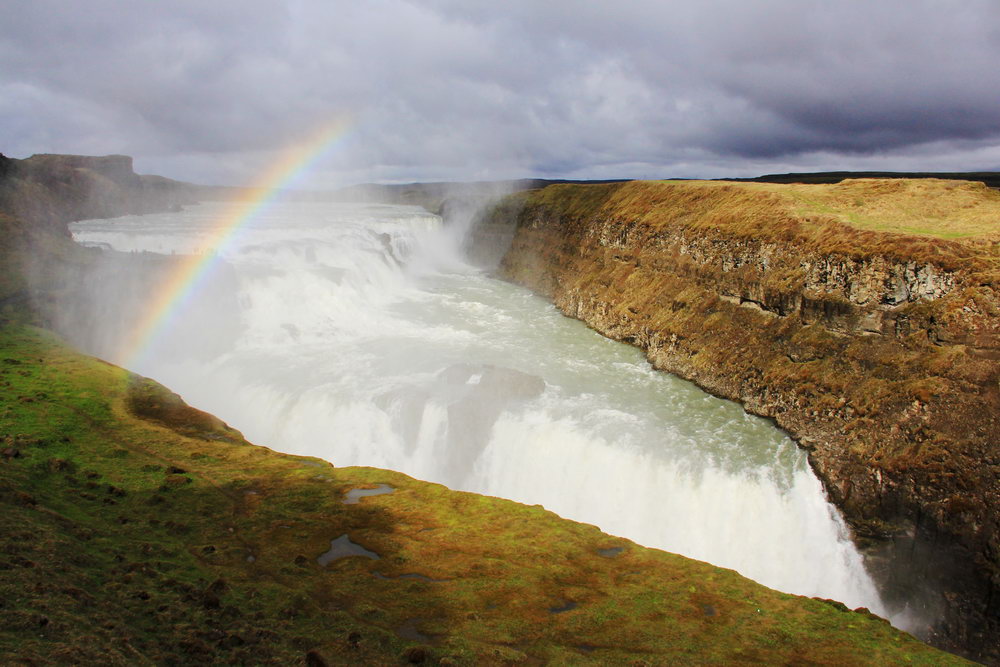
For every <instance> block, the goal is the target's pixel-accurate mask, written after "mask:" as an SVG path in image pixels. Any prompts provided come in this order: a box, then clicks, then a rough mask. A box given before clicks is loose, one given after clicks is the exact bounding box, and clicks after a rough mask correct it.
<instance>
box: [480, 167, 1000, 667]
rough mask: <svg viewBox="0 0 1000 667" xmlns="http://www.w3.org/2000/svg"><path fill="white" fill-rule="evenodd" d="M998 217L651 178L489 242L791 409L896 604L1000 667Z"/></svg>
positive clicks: (996, 211) (541, 210)
mask: <svg viewBox="0 0 1000 667" xmlns="http://www.w3.org/2000/svg"><path fill="white" fill-rule="evenodd" d="M997 220H1000V193H997V192H995V191H993V190H990V189H988V188H986V187H985V186H983V185H982V184H980V183H966V182H957V181H941V180H933V179H929V180H920V181H905V180H892V181H890V180H877V179H876V180H853V181H851V180H849V181H844V182H842V183H840V184H837V185H776V184H758V183H753V184H750V183H746V184H732V183H720V182H632V183H627V184H613V185H599V186H550V187H548V188H546V189H544V190H539V191H535V192H532V193H526V194H522V195H513V196H512V197H511V198H508V199H507V200H506V201H505V202H503V203H502V204H501V205H500V206H499V207H497V208H496V209H495V210H494V211H493V212H492V214H491V215H488V216H486V218H485V219H484V224H483V225H482V226H481V228H480V229H479V230H477V231H476V232H475V233H474V236H476V238H478V239H480V240H482V242H483V243H484V244H485V243H489V242H490V240H495V239H496V238H503V237H504V236H505V234H502V233H500V231H498V230H499V229H500V228H502V227H504V226H505V225H506V226H507V228H508V229H509V228H510V227H514V231H513V234H512V236H513V240H512V242H511V244H510V247H509V250H508V251H507V252H506V254H505V255H504V256H503V259H502V261H501V264H500V268H499V272H500V274H501V276H503V277H506V278H507V279H510V280H512V281H513V282H516V283H519V284H522V285H525V286H527V287H529V288H532V289H534V290H536V291H537V292H540V293H541V294H543V295H545V296H547V297H549V298H551V299H552V301H553V302H554V303H555V304H556V305H557V306H558V307H559V308H560V309H561V310H562V311H563V312H564V313H566V314H567V315H570V316H572V317H576V318H578V319H581V320H583V321H584V322H586V323H587V324H589V325H590V326H591V327H593V328H594V329H596V330H597V331H599V332H601V333H603V334H605V335H607V336H609V337H611V338H614V339H617V340H622V341H625V342H629V343H632V344H635V345H637V346H639V347H641V348H642V349H644V350H645V351H646V354H647V356H648V358H649V359H650V361H651V362H652V364H653V365H654V366H655V367H656V368H659V369H663V370H667V371H670V372H672V373H676V374H677V375H680V376H682V377H685V378H688V379H691V380H694V381H695V382H697V383H698V384H699V385H701V386H702V387H704V388H705V389H707V390H709V391H711V392H713V393H715V394H717V395H720V396H724V397H726V398H731V399H734V400H738V401H741V402H742V403H743V404H744V405H745V406H746V408H747V409H748V410H750V411H751V412H754V413H757V414H760V415H764V416H768V417H772V418H774V419H775V420H776V422H777V423H778V424H779V425H780V426H781V427H782V428H784V429H786V430H788V431H789V432H790V433H791V434H792V435H793V436H795V437H796V438H797V439H798V440H799V442H800V444H801V445H802V446H803V447H804V448H806V449H808V450H809V451H810V461H811V462H812V465H813V467H814V469H815V470H816V472H817V473H818V475H819V476H820V478H821V479H822V480H823V482H824V483H825V486H826V488H827V490H828V492H829V493H830V496H831V497H832V499H833V500H834V501H835V502H836V503H837V504H838V505H839V506H840V507H841V508H842V509H843V511H844V513H845V515H846V516H847V518H848V520H849V521H850V522H851V524H852V526H853V527H854V529H855V532H856V534H857V535H858V537H859V538H860V540H861V542H862V544H863V546H864V545H865V544H867V545H868V546H869V551H870V553H871V557H870V558H869V565H870V567H872V568H873V569H875V570H880V571H876V572H874V574H875V575H876V577H877V578H879V579H881V580H882V581H884V582H887V593H888V596H889V598H890V599H889V600H888V602H889V603H890V604H891V603H892V602H893V600H892V598H893V597H895V596H896V594H898V598H899V599H900V600H902V599H903V598H908V599H910V600H911V601H913V600H915V599H916V600H917V602H918V603H919V604H920V605H922V606H924V607H925V609H924V610H923V611H924V612H925V613H926V614H928V615H929V616H930V617H934V618H937V619H939V621H938V622H937V623H936V624H935V625H934V627H933V628H928V629H927V631H926V632H924V633H923V634H924V636H926V637H928V638H930V639H931V640H933V641H935V642H936V643H938V644H939V645H942V646H947V647H950V648H953V649H954V648H959V649H964V650H965V651H967V652H969V654H970V655H973V656H977V657H979V658H980V659H986V660H993V661H997V660H1000V654H998V653H997V645H996V644H995V641H994V640H995V638H996V637H997V636H1000V451H998V450H1000V447H998V441H997V440H998V434H1000V226H998V224H997V222H996V221H997ZM506 236H507V237H509V236H511V234H509V233H508V234H506ZM915 582H916V583H915ZM924 585H926V587H927V590H926V591H919V590H918V589H920V588H922V587H923V586H924ZM903 591H905V593H904V592H903Z"/></svg>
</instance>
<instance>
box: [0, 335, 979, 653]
mask: <svg viewBox="0 0 1000 667" xmlns="http://www.w3.org/2000/svg"><path fill="white" fill-rule="evenodd" d="M0 386H2V393H0V397H2V398H0V401H2V402H0V438H2V445H0V452H2V456H0V505H2V508H0V517H2V518H0V662H3V663H11V662H18V661H35V662H66V663H81V662H82V663H98V662H100V663H105V664H130V665H132V664H153V663H155V664H180V663H187V664H190V663H192V662H210V661H217V662H220V663H226V662H233V663H242V662H246V663H260V662H275V663H283V664H295V663H296V662H300V661H302V660H303V659H304V658H305V656H306V653H307V652H308V651H317V652H318V654H319V655H321V656H323V657H324V659H325V660H326V661H327V662H331V663H334V662H335V663H344V664H348V663H349V664H362V663H364V664H394V663H398V662H401V661H405V660H406V659H407V658H409V659H413V660H417V659H420V658H421V657H426V659H427V660H428V661H431V662H435V661H438V660H441V661H442V662H443V663H444V664H473V663H476V664H488V663H506V662H529V663H532V662H551V663H553V664H580V663H585V662H587V661H593V662H595V663H602V664H608V663H627V662H629V661H632V660H636V659H640V660H645V661H646V662H647V663H649V664H728V663H733V662H761V663H767V664H776V663H791V662H795V663H796V664H872V663H878V664H902V663H912V664H935V665H939V664H949V663H959V662H960V660H958V659H957V658H954V657H953V656H948V655H946V654H942V653H939V652H937V651H935V650H933V649H931V648H929V647H927V646H925V645H923V644H920V643H918V642H917V641H915V640H913V639H912V638H910V637H909V636H907V635H905V634H903V633H900V632H897V631H895V630H893V629H892V628H891V627H889V626H888V625H887V624H886V623H884V622H883V621H880V620H878V619H876V618H874V617H872V616H870V615H868V614H866V613H856V612H849V611H846V610H842V609H838V608H837V607H836V606H835V605H831V604H829V603H825V602H821V601H816V600H809V599H804V598H800V597H796V596H791V595H786V594H782V593H777V592H774V591H771V590H769V589H766V588H764V587H762V586H759V585H757V584H754V583H753V582H750V581H748V580H746V579H744V578H742V577H740V576H738V575H737V574H735V573H733V572H731V571H728V570H723V569H720V568H716V567H713V566H711V565H708V564H704V563H700V562H697V561H691V560H687V559H684V558H681V557H678V556H674V555H671V554H667V553H663V552H659V551H655V550H650V549H644V548H641V547H638V546H636V545H634V544H631V543H628V542H626V541H624V540H621V539H617V538H612V537H609V536H607V535H604V534H602V533H600V532H599V531H598V530H597V529H595V528H593V527H591V526H587V525H583V524H578V523H573V522H569V521H564V520H561V519H559V518H558V517H556V516H555V515H553V514H551V513H549V512H546V511H545V510H543V509H541V508H540V507H528V506H524V505H520V504H517V503H513V502H509V501H504V500H499V499H494V498H488V497H482V496H476V495H473V494H467V493H458V492H453V491H449V490H447V489H445V488H444V487H441V486H438V485H434V484H428V483H424V482H419V481H416V480H413V479H411V478H408V477H406V476H404V475H401V474H397V473H393V472H389V471H384V470H375V469H367V468H344V469H340V468H334V467H332V466H330V465H328V464H326V463H323V462H320V461H317V460H313V459H306V458H299V457H293V456H288V455H282V454H277V453H274V452H272V451H270V450H268V449H265V448H262V447H256V446H254V445H251V444H249V443H247V442H245V441H244V440H243V439H242V438H241V437H240V436H239V434H238V433H236V432H235V431H232V430H231V429H228V428H227V427H225V426H224V425H223V424H221V422H219V421H218V420H216V419H214V418H213V417H211V416H209V415H206V414H205V413H200V412H198V411H195V410H193V409H191V408H187V407H186V406H184V405H183V404H182V403H180V402H179V400H178V399H176V397H173V396H172V395H171V394H169V392H167V391H166V390H164V389H162V388H160V387H159V386H157V385H155V384H153V383H150V382H148V381H141V380H139V379H137V378H135V377H134V376H130V375H129V374H127V373H126V372H125V371H123V370H122V369H120V368H117V367H114V366H111V365H108V364H106V363H103V362H101V361H98V360H95V359H92V358H88V357H84V356H82V355H80V354H78V353H76V352H74V351H72V350H71V349H69V348H67V347H65V346H64V345H62V344H61V343H60V342H58V341H57V340H56V339H55V338H54V337H53V336H51V335H50V334H47V333H45V332H44V331H40V330H37V329H32V328H29V327H24V326H20V325H14V324H9V323H8V324H7V325H5V326H4V327H3V328H2V329H0ZM137 413H138V414H142V415H144V417H142V418H140V417H138V416H137ZM376 483H386V484H389V485H391V486H393V487H395V489H396V491H395V492H394V493H391V494H388V495H381V496H375V497H369V498H365V499H364V500H362V501H361V502H360V503H359V504H353V505H347V504H344V503H343V502H342V499H343V494H344V493H345V492H346V491H347V490H349V489H352V488H357V487H367V486H372V485H374V484H376ZM345 534H346V535H349V536H350V538H351V539H352V540H354V541H355V542H357V543H359V544H361V545H363V546H364V547H366V548H367V549H370V550H373V551H375V552H377V553H378V554H380V555H381V559H380V560H371V559H368V558H364V557H357V556H355V557H348V558H342V559H338V560H334V561H333V562H332V563H330V564H328V565H326V566H325V567H324V566H320V565H319V564H318V563H317V560H316V559H317V557H318V556H319V555H320V554H323V553H324V552H325V551H326V550H327V549H328V548H329V546H330V541H331V540H333V539H335V538H338V537H340V536H341V535H345ZM613 547H623V551H622V552H621V553H620V554H618V555H614V556H610V557H608V556H604V555H601V554H600V553H599V550H600V549H608V548H613ZM416 575H420V576H416ZM426 578H430V579H433V580H436V581H430V580H428V579H426ZM567 603H575V605H576V606H575V608H572V609H569V610H567V611H564V612H562V613H553V611H551V610H553V609H560V608H566V607H569V606H571V605H568V604H567ZM442 659H443V660H442ZM449 661H451V662H449ZM638 664H642V663H638Z"/></svg>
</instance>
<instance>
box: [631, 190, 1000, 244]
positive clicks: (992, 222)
mask: <svg viewBox="0 0 1000 667" xmlns="http://www.w3.org/2000/svg"><path fill="white" fill-rule="evenodd" d="M667 183H678V184H683V185H684V186H686V187H689V188H690V187H694V188H713V189H722V190H729V189H730V188H737V189H739V190H746V191H747V192H746V193H745V194H746V195H750V196H752V194H751V193H769V194H772V195H774V196H775V197H776V199H777V200H778V201H775V202H774V203H775V205H777V206H779V207H781V208H783V209H785V211H786V212H787V213H789V214H791V215H792V216H793V217H796V218H799V219H803V218H805V219H809V218H815V217H816V216H820V217H825V218H833V219H835V220H836V221H838V222H842V223H845V224H848V225H850V226H852V227H856V228H858V229H865V230H871V231H878V232H889V233H896V234H911V235H917V236H933V237H937V238H943V239H962V238H982V239H991V240H997V241H1000V192H997V191H996V190H991V189H990V188H987V187H986V186H985V185H983V184H982V183H976V182H970V181H948V180H942V179H937V178H927V179H890V178H852V179H846V180H844V181H841V182H840V183H836V184H830V185H815V184H797V183H793V184H779V183H738V184H736V183H727V182H718V181H687V182H685V181H664V182H663V184H667ZM650 185H653V183H652V182H650ZM733 194H735V193H733ZM735 199H738V200H744V199H745V197H740V196H737V197H735ZM754 199H755V200H757V201H756V202H755V204H756V205H757V206H759V205H760V201H759V200H758V199H757V198H756V197H755V198H754ZM733 203H742V202H737V201H733ZM720 213H721V211H720Z"/></svg>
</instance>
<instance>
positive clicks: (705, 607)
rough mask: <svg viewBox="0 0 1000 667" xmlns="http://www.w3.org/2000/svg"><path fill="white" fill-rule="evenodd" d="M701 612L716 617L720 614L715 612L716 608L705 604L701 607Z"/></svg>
mask: <svg viewBox="0 0 1000 667" xmlns="http://www.w3.org/2000/svg"><path fill="white" fill-rule="evenodd" d="M701 610H702V612H704V614H705V616H715V615H716V613H718V612H716V611H715V607H713V606H712V605H710V604H703V605H702V606H701Z"/></svg>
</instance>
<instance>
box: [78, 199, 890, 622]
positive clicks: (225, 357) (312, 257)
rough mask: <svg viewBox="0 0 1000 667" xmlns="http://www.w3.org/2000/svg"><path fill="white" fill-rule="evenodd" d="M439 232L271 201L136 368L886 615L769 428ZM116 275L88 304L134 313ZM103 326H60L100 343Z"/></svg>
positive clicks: (215, 208) (295, 432)
mask: <svg viewBox="0 0 1000 667" xmlns="http://www.w3.org/2000/svg"><path fill="white" fill-rule="evenodd" d="M220 212H221V205H216V204H211V205H209V204H205V205H201V206H198V207H193V208H191V209H189V210H187V211H184V212H180V213H173V214H163V215H148V216H142V217H130V218H118V219H115V220H110V221H107V220H96V221H87V222H82V223H76V224H74V225H72V230H73V234H74V237H75V238H76V239H77V240H78V241H80V242H82V243H85V244H88V245H100V246H104V247H109V248H113V249H116V250H122V251H151V252H156V253H163V254H171V253H183V252H185V251H187V250H190V249H191V248H192V247H194V246H195V243H194V240H195V239H196V237H197V236H198V235H199V234H201V233H203V232H204V230H205V227H206V225H208V224H210V223H211V222H212V221H213V220H214V219H215V218H216V217H217V216H218V215H219V214H220ZM449 231H450V230H442V229H441V221H440V219H438V218H437V217H436V216H432V215H430V214H427V213H425V212H423V211H422V210H421V209H417V208H409V207H390V206H370V205H369V206H363V205H344V204H329V203H312V204H302V203H297V204H293V203H284V204H278V205H275V206H274V207H272V208H271V209H270V210H269V211H267V212H266V213H265V214H263V215H261V216H259V217H258V218H257V219H255V220H254V222H253V223H252V224H251V225H250V226H249V227H248V228H247V229H246V230H245V231H244V232H243V233H242V234H241V235H240V236H239V238H237V239H236V240H235V241H234V242H233V243H232V244H230V245H229V247H228V248H227V249H226V250H225V251H224V252H223V256H222V258H221V259H220V261H224V263H225V265H226V270H225V271H219V272H217V275H216V276H215V277H214V280H215V282H214V283H213V284H211V285H206V286H205V287H204V288H203V289H202V290H201V292H200V293H199V294H197V295H196V296H195V299H194V301H193V302H192V303H190V304H188V306H187V308H186V309H185V310H184V311H183V312H181V313H179V316H178V317H177V318H175V319H174V321H173V323H172V325H171V329H170V330H169V331H165V332H162V333H163V335H162V336H161V339H160V340H161V341H162V342H161V344H160V347H159V348H154V350H153V353H152V354H150V355H148V356H147V357H146V358H145V359H144V360H143V361H142V362H141V364H140V367H138V368H135V369H134V370H136V371H138V372H141V373H143V374H145V375H149V376H151V377H154V378H156V379H158V380H160V381H161V382H163V383H164V384H166V385H167V386H169V387H171V388H172V389H174V390H175V391H178V392H179V393H181V394H182V395H183V396H184V397H185V398H186V399H187V400H188V401H189V402H190V403H192V404H194V405H196V406H198V407H200V408H202V409H205V410H208V411H210V412H213V413H215V414H217V415H218V416H220V417H221V418H223V419H224V420H226V421H227V422H229V423H230V424H232V425H233V426H235V427H237V428H239V429H240V430H242V431H243V432H244V434H245V435H246V436H247V437H248V438H249V439H250V440H251V441H254V442H258V443H262V444H267V445H269V446H271V447H274V448H277V449H280V450H283V451H287V452H292V453H298V454H308V455H312V456H318V457H322V458H324V459H327V460H329V461H331V462H332V463H334V464H336V465H338V466H343V465H369V466H378V467H384V468H391V469H393V470H399V471H402V472H405V473H408V474H410V475H413V476H415V477H418V478H421V479H427V480H432V481H436V482H440V483H443V484H446V485H448V486H450V487H452V488H457V489H463V490H468V491H475V492H479V493H485V494H490V495H496V496H503V497H506V498H511V499H514V500H518V501H521V502H525V503H532V504H534V503H539V504H542V505H544V506H545V507H546V508H548V509H551V510H553V511H555V512H557V513H559V514H560V515H562V516H564V517H568V518H571V519H576V520H579V521H585V522H588V523H593V524H596V525H598V526H600V527H601V528H602V529H603V530H605V531H607V532H609V533H612V534H616V535H621V536H625V537H628V538H630V539H633V540H635V541H636V542H639V543H641V544H645V545H648V546H652V547H658V548H662V549H666V550H669V551H674V552H677V553H681V554H684V555H687V556H691V557H694V558H698V559H702V560H706V561H709V562H712V563H715V564H717V565H721V566H724V567H731V568H734V569H736V570H738V571H740V572H741V573H743V574H745V575H746V576H749V577H751V578H753V579H755V580H757V581H759V582H761V583H764V584H766V585H768V586H771V587H773V588H777V589H780V590H784V591H788V592H793V593H800V594H805V595H815V596H822V597H830V598H835V599H839V600H842V601H844V602H845V603H846V604H848V605H849V606H852V607H853V606H866V607H869V608H871V609H872V610H873V611H876V612H877V613H883V614H884V613H885V610H884V609H883V607H882V604H881V602H880V600H879V596H878V594H877V592H876V590H875V587H874V585H873V583H872V581H871V580H870V578H869V577H868V575H867V573H866V572H865V569H864V566H863V563H862V559H861V557H860V556H859V554H858V553H857V551H856V550H855V548H854V546H853V545H852V543H851V542H850V539H849V537H848V535H847V531H846V529H845V527H844V524H843V521H842V520H841V519H840V517H839V515H838V513H837V511H836V509H835V508H834V507H832V506H831V505H830V504H829V503H828V502H827V501H826V499H825V497H824V494H823V491H822V488H821V486H820V483H819V482H818V480H817V479H816V478H815V476H814V475H813V474H812V472H811V471H810V470H809V468H808V465H807V463H806V460H805V456H804V455H803V453H802V452H800V451H799V450H798V449H797V447H796V446H795V445H794V443H793V442H791V441H790V440H789V439H788V438H787V437H786V436H785V435H784V434H783V433H782V432H781V431H779V430H777V429H776V428H774V427H773V426H772V425H771V424H770V423H769V422H767V421H765V420H762V419H759V418H756V417H753V416H750V415H747V414H746V413H744V412H743V410H742V409H741V408H740V407H739V406H738V405H736V404H734V403H731V402H728V401H723V400H720V399H717V398H714V397H712V396H710V395H708V394H706V393H704V392H702V391H701V390H699V389H697V388H696V387H694V386H693V385H691V384H690V383H687V382H684V381H682V380H679V379H677V378H675V377H672V376H670V375H667V374H665V373H659V372H656V371H653V370H652V369H651V368H650V367H649V365H648V364H647V363H646V361H645V360H644V359H643V357H642V355H641V353H640V352H639V351H638V350H636V349H634V348H632V347H629V346H626V345H622V344H618V343H614V342H611V341H609V340H607V339H605V338H603V337H601V336H599V335H598V334H596V333H594V332H592V331H590V330H589V329H587V328H586V327H585V326H584V325H583V324H581V323H579V322H576V321H573V320H569V319H567V318H564V317H562V316H561V315H559V314H558V313H557V312H556V310H555V309H554V308H553V307H552V306H550V305H548V304H546V303H545V302H543V301H542V300H541V299H539V298H537V297H535V296H533V295H532V294H530V293H528V292H527V291H525V290H523V289H520V288H518V287H514V286H512V285H509V284H506V283H503V282H500V281H497V280H494V279H492V278H490V277H488V276H487V275H485V274H483V273H482V272H481V271H478V270H476V269H474V268H472V267H470V266H468V265H466V264H465V263H464V262H462V261H461V258H460V256H459V253H458V252H457V250H456V249H457V248H458V247H459V246H458V244H457V243H456V239H455V235H454V234H453V233H449ZM116 266H117V267H118V268H116V269H115V271H117V272H121V271H123V270H125V269H122V268H121V267H120V265H116ZM128 266H131V267H132V268H131V269H127V270H134V271H140V270H142V264H141V263H139V262H134V263H132V264H129V265H128ZM134 278H135V276H131V277H130V276H121V275H116V276H115V280H113V281H108V282H102V283H101V284H100V285H98V289H97V290H95V294H94V296H93V299H94V300H95V302H94V303H92V304H90V305H91V306H92V307H94V308H95V309H97V310H98V311H99V312H105V313H107V312H110V311H111V310H114V309H118V310H124V311H129V310H130V309H133V308H134V307H135V303H134V299H130V298H126V297H125V296H123V292H121V291H120V290H117V289H115V288H114V285H117V284H122V285H128V284H133V283H135V280H134ZM134 317H135V315H134V314H132V313H129V312H124V313H121V312H119V313H118V314H117V315H116V317H115V318H107V319H105V320H104V321H106V322H112V321H114V322H116V324H115V325H114V326H116V327H120V326H122V325H121V323H122V322H126V323H127V322H129V321H130V319H132V318H134ZM106 334H107V332H103V334H102V332H100V331H89V332H82V331H81V332H78V338H79V339H80V340H81V341H84V342H85V344H86V345H87V346H89V347H90V348H91V350H92V351H93V352H95V353H97V354H104V355H108V356H112V355H113V353H114V350H112V349H109V348H108V346H109V345H110V343H108V342H107V341H109V340H111V339H112V338H114V337H113V336H108V335H106Z"/></svg>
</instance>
